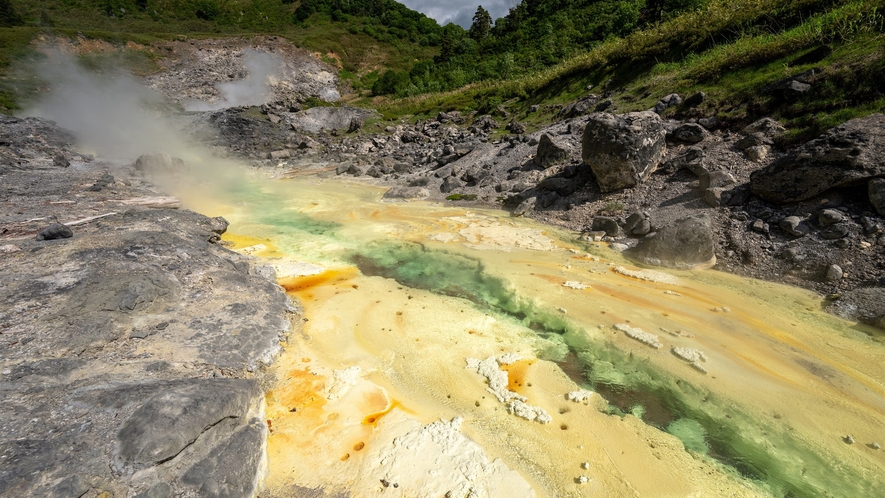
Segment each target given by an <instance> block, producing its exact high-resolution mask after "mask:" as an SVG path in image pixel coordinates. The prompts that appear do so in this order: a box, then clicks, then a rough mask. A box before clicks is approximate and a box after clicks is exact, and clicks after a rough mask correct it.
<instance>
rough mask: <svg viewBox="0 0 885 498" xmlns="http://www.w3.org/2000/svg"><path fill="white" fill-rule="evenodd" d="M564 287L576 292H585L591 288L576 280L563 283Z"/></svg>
mask: <svg viewBox="0 0 885 498" xmlns="http://www.w3.org/2000/svg"><path fill="white" fill-rule="evenodd" d="M562 286H563V287H568V288H569V289H575V290H584V289H589V288H590V286H589V285H587V284H583V283H581V282H576V281H574V280H569V281H567V282H565V283H563V284H562Z"/></svg>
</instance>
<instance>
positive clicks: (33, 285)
mask: <svg viewBox="0 0 885 498" xmlns="http://www.w3.org/2000/svg"><path fill="white" fill-rule="evenodd" d="M0 143H2V146H0V153H2V155H3V161H2V163H0V178H2V185H3V189H2V191H0V196H2V198H0V203H2V205H3V210H2V215H0V251H2V258H3V265H2V268H0V303H2V314H0V344H2V348H0V350H2V355H0V390H2V397H3V400H4V403H3V404H2V406H0V417H2V419H3V422H2V431H0V434H2V440H0V461H2V465H0V495H3V496H59V497H61V496H139V497H171V496H183V495H199V496H250V495H252V494H254V493H255V491H256V489H257V486H258V484H259V482H260V480H261V479H262V476H263V474H264V471H265V466H266V461H265V458H266V457H265V454H266V453H265V449H264V447H265V444H266V442H265V441H266V432H267V427H266V426H265V422H264V416H263V410H264V394H263V389H262V380H263V369H264V368H265V367H266V366H267V365H268V364H270V363H271V362H272V361H273V359H274V357H275V356H276V354H277V353H278V351H279V350H280V341H281V340H283V339H284V338H285V337H286V335H287V334H288V333H289V331H290V328H291V323H290V318H292V317H293V316H295V315H294V313H295V309H294V308H293V306H292V305H291V303H290V301H289V300H288V298H287V297H286V295H285V293H284V292H283V291H282V289H281V288H280V287H279V286H278V285H276V282H275V278H274V274H273V271H272V269H268V268H265V267H263V266H262V265H260V264H257V263H256V261H255V260H252V259H250V258H248V257H245V256H242V255H239V254H237V253H234V252H232V251H230V250H228V249H225V248H224V247H222V246H220V245H218V244H217V242H218V240H219V235H220V234H221V233H223V232H224V230H225V229H226V227H227V222H225V221H224V220H223V219H218V218H216V219H210V218H207V217H205V216H202V215H199V214H196V213H193V212H190V211H186V210H183V209H179V208H178V207H177V204H180V203H178V201H177V199H174V198H170V197H168V196H165V195H163V194H162V193H161V192H159V191H158V190H157V189H156V188H155V187H154V186H153V185H151V184H150V183H149V182H148V181H146V180H145V178H144V177H143V176H142V175H141V174H140V173H139V172H138V171H137V170H135V169H134V168H132V167H131V166H121V165H118V164H113V163H105V162H101V161H99V160H95V159H93V158H92V157H90V156H87V155H83V154H81V153H78V152H76V151H75V150H74V149H73V148H72V145H71V136H70V135H69V134H68V133H67V132H64V131H62V130H60V129H59V128H57V127H56V126H54V125H53V124H52V123H51V122H47V121H44V120H41V119H36V118H28V119H17V118H9V117H4V118H2V121H0ZM62 227H67V228H62Z"/></svg>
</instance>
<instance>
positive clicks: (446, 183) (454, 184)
mask: <svg viewBox="0 0 885 498" xmlns="http://www.w3.org/2000/svg"><path fill="white" fill-rule="evenodd" d="M463 186H464V184H463V183H462V182H461V180H459V179H457V178H455V177H454V176H447V177H446V179H445V180H443V182H442V185H440V186H439V191H440V192H442V193H444V194H448V193H449V192H451V191H453V190H456V189H459V188H461V187H463Z"/></svg>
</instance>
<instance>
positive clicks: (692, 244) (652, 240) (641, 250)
mask: <svg viewBox="0 0 885 498" xmlns="http://www.w3.org/2000/svg"><path fill="white" fill-rule="evenodd" d="M624 255H625V256H627V257H629V258H632V259H635V260H637V261H640V262H642V263H645V264H648V265H654V266H664V267H667V268H678V269H685V270H688V269H705V268H710V267H712V266H713V265H715V264H716V254H715V250H714V240H713V227H712V220H711V219H710V217H709V216H708V215H706V214H701V215H695V216H689V217H687V218H682V219H680V220H677V221H676V222H674V223H673V224H671V225H667V226H665V227H663V228H661V229H660V230H659V231H657V232H656V233H654V235H652V234H649V235H647V236H646V237H645V238H643V239H642V240H641V241H640V242H639V245H637V246H636V247H634V248H632V249H628V250H627V251H625V252H624Z"/></svg>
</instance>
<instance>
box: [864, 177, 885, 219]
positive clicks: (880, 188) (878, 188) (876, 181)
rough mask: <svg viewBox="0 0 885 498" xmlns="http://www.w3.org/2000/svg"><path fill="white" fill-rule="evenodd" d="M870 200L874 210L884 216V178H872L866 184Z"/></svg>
mask: <svg viewBox="0 0 885 498" xmlns="http://www.w3.org/2000/svg"><path fill="white" fill-rule="evenodd" d="M867 191H868V193H869V196H870V202H871V203H872V204H873V207H875V208H876V212H878V213H879V214H880V215H882V216H885V178H873V179H872V180H870V182H869V183H868V184H867Z"/></svg>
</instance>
